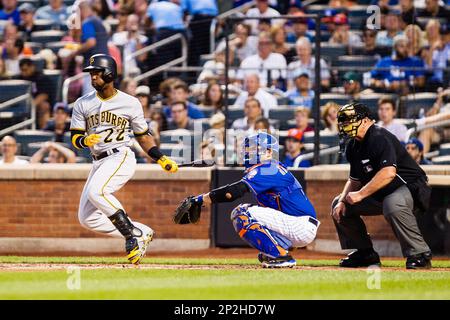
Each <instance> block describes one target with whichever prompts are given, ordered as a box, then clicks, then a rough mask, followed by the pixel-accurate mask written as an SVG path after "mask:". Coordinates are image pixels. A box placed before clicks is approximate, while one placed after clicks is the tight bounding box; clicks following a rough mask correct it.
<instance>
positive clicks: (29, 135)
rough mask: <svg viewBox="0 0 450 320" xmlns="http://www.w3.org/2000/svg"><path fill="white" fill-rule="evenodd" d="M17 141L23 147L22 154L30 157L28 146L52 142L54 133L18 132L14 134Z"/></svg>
mask: <svg viewBox="0 0 450 320" xmlns="http://www.w3.org/2000/svg"><path fill="white" fill-rule="evenodd" d="M14 137H15V138H16V141H17V142H18V143H20V145H21V152H20V153H21V154H26V155H29V154H30V152H29V150H28V145H29V144H30V143H33V142H45V141H52V140H53V138H54V133H53V132H49V131H43V130H17V131H15V132H14Z"/></svg>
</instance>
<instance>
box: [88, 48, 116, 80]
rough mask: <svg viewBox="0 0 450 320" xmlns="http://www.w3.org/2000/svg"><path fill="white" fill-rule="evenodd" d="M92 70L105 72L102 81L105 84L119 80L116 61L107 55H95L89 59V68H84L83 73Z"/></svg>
mask: <svg viewBox="0 0 450 320" xmlns="http://www.w3.org/2000/svg"><path fill="white" fill-rule="evenodd" d="M92 70H100V71H103V75H102V79H103V81H105V82H111V81H114V80H115V79H116V78H117V64H116V61H115V60H114V59H113V57H111V56H109V55H107V54H102V53H99V54H94V55H93V56H91V57H90V58H89V66H87V67H86V68H84V69H83V72H90V71H92Z"/></svg>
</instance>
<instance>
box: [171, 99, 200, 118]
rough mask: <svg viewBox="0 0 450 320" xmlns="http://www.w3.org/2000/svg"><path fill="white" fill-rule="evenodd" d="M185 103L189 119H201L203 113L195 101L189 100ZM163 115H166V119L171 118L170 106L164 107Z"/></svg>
mask: <svg viewBox="0 0 450 320" xmlns="http://www.w3.org/2000/svg"><path fill="white" fill-rule="evenodd" d="M186 105H187V109H188V117H189V118H191V119H203V118H205V115H204V114H203V112H201V111H200V110H199V109H198V106H197V105H196V104H195V103H192V102H190V101H187V102H186ZM163 110H164V115H165V116H166V118H167V119H171V118H172V115H171V113H170V107H164V109H163Z"/></svg>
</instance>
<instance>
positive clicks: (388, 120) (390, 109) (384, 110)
mask: <svg viewBox="0 0 450 320" xmlns="http://www.w3.org/2000/svg"><path fill="white" fill-rule="evenodd" d="M396 113H397V106H396V103H395V101H394V100H392V99H391V98H390V97H382V98H381V99H380V100H379V101H378V118H379V122H378V123H377V124H378V126H380V127H382V128H385V129H386V130H387V131H389V132H390V133H392V134H393V135H394V136H396V137H397V139H398V140H399V141H403V142H404V141H405V140H406V134H407V131H408V129H407V128H406V126H405V125H404V124H402V123H398V122H397V121H396V119H395V115H396Z"/></svg>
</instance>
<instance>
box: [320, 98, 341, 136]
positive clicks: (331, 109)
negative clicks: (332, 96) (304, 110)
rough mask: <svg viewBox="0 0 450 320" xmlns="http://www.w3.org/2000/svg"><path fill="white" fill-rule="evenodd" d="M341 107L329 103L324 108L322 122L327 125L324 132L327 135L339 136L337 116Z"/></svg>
mask: <svg viewBox="0 0 450 320" xmlns="http://www.w3.org/2000/svg"><path fill="white" fill-rule="evenodd" d="M339 108H340V107H339V105H338V104H337V103H335V102H331V101H330V102H327V103H326V104H325V106H324V107H323V112H322V120H323V122H324V123H325V129H323V131H322V132H324V133H327V134H336V135H338V134H339V128H338V120H337V114H338V111H339Z"/></svg>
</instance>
